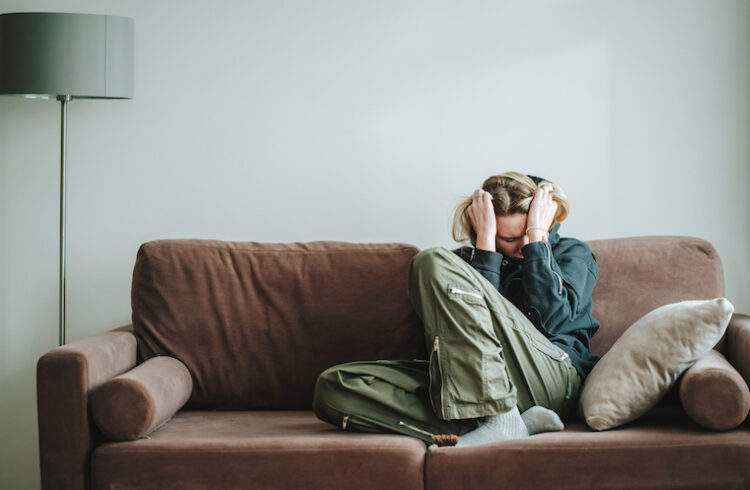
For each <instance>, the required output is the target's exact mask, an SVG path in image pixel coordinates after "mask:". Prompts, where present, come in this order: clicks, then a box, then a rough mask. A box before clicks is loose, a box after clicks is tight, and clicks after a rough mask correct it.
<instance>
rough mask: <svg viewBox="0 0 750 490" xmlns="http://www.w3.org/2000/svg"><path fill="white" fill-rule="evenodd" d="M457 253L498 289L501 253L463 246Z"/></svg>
mask: <svg viewBox="0 0 750 490" xmlns="http://www.w3.org/2000/svg"><path fill="white" fill-rule="evenodd" d="M457 254H458V255H459V256H460V257H461V258H462V259H464V260H465V261H466V262H468V263H469V265H471V266H472V267H473V268H474V269H476V271H477V272H479V273H480V274H482V276H483V277H484V278H485V279H487V280H488V281H490V284H492V285H493V286H494V287H495V289H500V265H501V263H502V261H503V254H501V253H498V252H492V251H490V250H482V249H481V248H473V247H463V248H461V249H459V251H458V252H457Z"/></svg>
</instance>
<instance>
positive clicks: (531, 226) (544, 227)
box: [526, 185, 557, 242]
mask: <svg viewBox="0 0 750 490" xmlns="http://www.w3.org/2000/svg"><path fill="white" fill-rule="evenodd" d="M556 212H557V203H556V202H555V201H553V200H552V186H550V185H543V186H541V187H539V188H538V189H537V190H536V193H535V194H534V199H533V200H532V201H531V205H530V206H529V214H528V216H527V218H526V234H527V235H528V237H529V241H530V242H538V241H540V240H544V239H545V238H546V237H547V236H548V235H549V229H550V228H551V227H552V222H553V221H554V220H555V213H556Z"/></svg>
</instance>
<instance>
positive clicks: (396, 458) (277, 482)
mask: <svg viewBox="0 0 750 490" xmlns="http://www.w3.org/2000/svg"><path fill="white" fill-rule="evenodd" d="M425 452H426V448H425V444H424V443H423V442H421V441H420V440H418V439H415V438H412V437H407V436H401V435H385V434H355V433H351V432H344V431H342V430H340V429H336V428H335V427H331V426H330V425H328V424H325V423H323V422H321V421H319V420H318V419H317V418H316V417H315V415H314V414H313V413H312V412H309V411H287V412H285V411H251V412H222V411H205V412H198V411H181V412H179V413H178V414H177V415H176V416H175V417H174V418H173V419H172V420H170V421H169V422H168V423H167V424H165V425H164V426H163V427H162V428H160V429H159V430H157V431H155V432H153V433H152V434H151V436H150V438H148V439H138V440H136V441H128V442H120V443H107V444H104V445H102V446H100V447H98V448H97V449H96V450H95V451H94V454H93V457H92V463H91V464H92V467H91V474H92V489H94V490H97V489H110V488H118V489H122V490H128V489H132V490H135V489H138V490H150V489H153V490H157V489H158V490H170V489H179V490H181V489H185V488H217V489H219V488H220V489H223V490H232V489H238V490H239V489H242V490H244V489H248V488H263V489H291V488H300V489H303V488H304V489H306V490H307V489H309V490H315V489H329V488H356V489H362V490H370V489H371V490H375V489H383V488H389V489H394V490H395V489H399V490H400V489H403V490H410V489H415V490H417V489H418V490H421V489H422V488H423V483H424V478H423V470H424V455H425Z"/></svg>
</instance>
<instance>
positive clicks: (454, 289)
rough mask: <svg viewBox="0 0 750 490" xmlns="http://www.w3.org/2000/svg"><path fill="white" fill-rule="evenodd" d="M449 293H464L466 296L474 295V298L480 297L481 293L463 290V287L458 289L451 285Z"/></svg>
mask: <svg viewBox="0 0 750 490" xmlns="http://www.w3.org/2000/svg"><path fill="white" fill-rule="evenodd" d="M451 294H466V295H468V296H474V297H475V298H479V299H482V295H481V294H479V293H475V292H473V291H464V290H463V289H458V288H457V287H451Z"/></svg>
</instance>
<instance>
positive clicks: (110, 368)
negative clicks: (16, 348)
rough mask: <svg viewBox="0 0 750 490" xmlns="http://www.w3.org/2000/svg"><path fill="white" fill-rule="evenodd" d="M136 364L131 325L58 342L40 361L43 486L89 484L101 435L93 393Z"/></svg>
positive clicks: (46, 487) (67, 486)
mask: <svg viewBox="0 0 750 490" xmlns="http://www.w3.org/2000/svg"><path fill="white" fill-rule="evenodd" d="M135 364H136V339H135V335H133V330H132V327H131V326H130V325H128V326H126V327H122V328H119V329H116V330H111V331H109V332H106V333H103V334H100V335H95V336H92V337H88V338H85V339H82V340H78V341H75V342H71V343H69V344H67V345H63V346H61V347H56V348H54V349H52V350H51V351H49V352H47V353H46V354H44V355H43V356H42V357H41V358H40V359H39V362H38V363H37V371H36V374H37V381H36V390H37V413H38V421H39V464H40V469H41V477H42V488H43V489H45V490H47V489H58V488H59V489H87V488H89V480H90V461H91V451H92V450H93V449H94V447H95V445H96V443H97V441H98V440H99V439H100V438H101V436H100V435H99V434H98V431H97V429H96V428H95V426H94V425H93V422H92V421H91V416H90V410H89V393H90V391H91V390H92V389H94V388H96V387H97V386H99V385H101V384H102V383H104V382H105V381H107V380H109V379H111V378H113V377H115V376H117V375H119V374H122V373H124V372H125V371H127V370H129V369H131V368H133V367H134V366H135Z"/></svg>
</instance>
